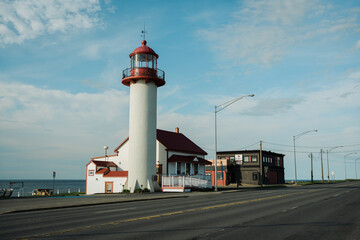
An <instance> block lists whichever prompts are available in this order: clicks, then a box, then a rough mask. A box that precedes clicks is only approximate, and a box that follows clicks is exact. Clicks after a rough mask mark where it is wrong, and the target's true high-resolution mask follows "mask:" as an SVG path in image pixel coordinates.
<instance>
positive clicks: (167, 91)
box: [0, 0, 360, 179]
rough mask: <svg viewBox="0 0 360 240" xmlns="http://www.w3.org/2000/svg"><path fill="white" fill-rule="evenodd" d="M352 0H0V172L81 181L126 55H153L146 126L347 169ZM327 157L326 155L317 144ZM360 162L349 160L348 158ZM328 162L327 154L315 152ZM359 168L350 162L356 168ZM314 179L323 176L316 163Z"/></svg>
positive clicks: (356, 66) (125, 104) (356, 82)
mask: <svg viewBox="0 0 360 240" xmlns="http://www.w3.org/2000/svg"><path fill="white" fill-rule="evenodd" d="M359 15H360V4H359V2H358V1H295V0H294V1H280V0H278V1H217V0H213V1H211V0H209V1H97V0H92V1H47V0H46V1H39V0H36V1H35V0H34V1H6V0H5V1H1V2H0V178H1V179H24V178H25V179H47V178H51V177H52V171H56V172H57V176H58V178H62V179H84V178H85V165H86V163H87V162H89V160H90V158H91V157H95V156H99V155H102V154H103V151H104V149H103V146H104V145H108V146H109V147H110V149H114V148H115V147H116V146H117V145H118V144H119V143H121V142H122V141H123V139H125V138H126V137H127V136H128V115H129V114H128V111H129V88H128V87H126V86H124V85H122V84H121V77H122V70H124V69H126V68H128V67H129V65H130V62H129V54H130V53H131V52H132V51H133V50H134V49H135V48H136V47H138V46H140V45H141V40H142V37H141V36H140V32H141V30H142V29H143V26H144V23H145V24H146V31H147V34H146V39H147V41H148V45H149V46H150V47H151V48H153V49H154V50H155V51H156V52H157V54H159V56H160V57H159V59H158V67H159V68H160V69H162V70H164V71H165V73H166V85H165V86H163V87H161V88H159V89H158V128H160V129H165V130H171V131H173V130H174V129H175V127H179V128H180V132H182V133H184V134H185V135H187V136H188V137H189V138H191V139H192V140H193V141H195V142H196V143H197V144H198V145H200V146H201V147H202V148H204V149H205V150H206V151H207V152H208V153H209V155H208V159H212V158H213V156H214V153H213V151H214V113H213V108H214V105H219V104H222V103H223V102H226V101H228V100H231V99H233V98H236V97H239V96H243V95H248V94H255V97H254V98H244V99H242V100H240V101H239V102H237V103H235V104H233V105H231V106H230V107H228V108H227V109H226V110H223V111H222V112H220V113H218V126H217V129H218V150H219V151H221V150H238V149H243V148H247V149H258V148H259V141H260V140H262V141H264V144H263V148H264V149H265V150H271V151H277V152H281V153H284V154H285V155H286V156H285V177H286V179H293V178H294V158H293V147H292V145H293V141H292V138H293V136H294V135H297V134H299V133H302V132H304V131H308V130H312V129H318V130H319V131H318V132H317V133H315V132H312V133H308V134H306V135H304V136H302V137H301V138H299V139H297V141H296V145H297V146H298V147H297V148H296V150H297V169H298V174H297V175H298V179H309V178H310V161H309V158H308V154H309V153H310V152H313V153H314V169H315V173H314V174H315V178H321V172H320V149H324V150H326V149H329V148H332V147H334V146H340V145H341V146H344V147H342V148H337V149H334V150H333V151H332V152H331V153H330V154H329V159H330V172H331V171H334V172H335V177H336V178H339V179H341V178H344V161H343V160H344V155H346V154H349V153H353V152H357V153H356V154H350V155H348V156H347V161H348V164H347V172H348V173H347V176H348V177H353V178H354V177H355V168H354V167H355V165H354V161H355V159H358V158H359V155H360V58H359V54H360V20H359ZM324 159H325V160H326V155H324ZM358 165H359V164H358ZM324 167H325V170H326V172H327V165H326V161H325V163H324ZM358 170H359V176H360V167H359V166H358ZM325 176H327V173H325Z"/></svg>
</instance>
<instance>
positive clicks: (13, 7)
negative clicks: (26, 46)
mask: <svg viewBox="0 0 360 240" xmlns="http://www.w3.org/2000/svg"><path fill="white" fill-rule="evenodd" d="M100 10H101V8H100V3H99V1H98V0H88V1H81V0H78V1H61V0H29V1H25V0H15V1H11V0H5V1H1V2H0V44H1V45H4V44H11V43H22V42H23V41H25V40H27V39H34V38H36V37H37V36H40V35H43V34H52V33H55V32H64V33H65V32H68V31H69V30H74V29H88V28H92V27H93V26H95V25H96V24H98V23H99V18H98V16H97V13H98V12H99V11H100Z"/></svg>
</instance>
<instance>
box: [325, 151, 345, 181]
mask: <svg viewBox="0 0 360 240" xmlns="http://www.w3.org/2000/svg"><path fill="white" fill-rule="evenodd" d="M341 147H344V146H336V147H332V148H330V149H329V150H326V161H327V169H328V176H327V177H328V182H330V170H329V168H330V167H329V152H331V151H332V150H334V149H335V148H341Z"/></svg>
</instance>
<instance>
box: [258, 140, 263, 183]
mask: <svg viewBox="0 0 360 240" xmlns="http://www.w3.org/2000/svg"><path fill="white" fill-rule="evenodd" d="M259 157H260V159H259V161H260V186H261V187H262V185H263V164H262V163H263V160H262V141H261V140H260V156H259Z"/></svg>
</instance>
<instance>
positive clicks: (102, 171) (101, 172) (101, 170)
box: [96, 168, 110, 174]
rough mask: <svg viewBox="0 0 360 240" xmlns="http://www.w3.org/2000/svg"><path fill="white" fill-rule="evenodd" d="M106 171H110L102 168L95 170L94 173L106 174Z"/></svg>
mask: <svg viewBox="0 0 360 240" xmlns="http://www.w3.org/2000/svg"><path fill="white" fill-rule="evenodd" d="M107 171H110V170H109V169H108V168H102V169H100V170H99V171H97V172H96V174H106V172H107Z"/></svg>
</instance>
